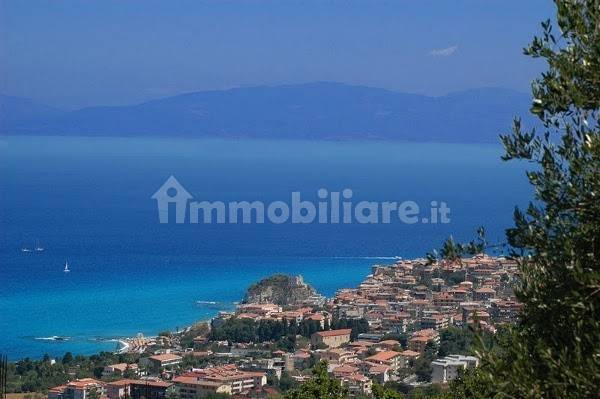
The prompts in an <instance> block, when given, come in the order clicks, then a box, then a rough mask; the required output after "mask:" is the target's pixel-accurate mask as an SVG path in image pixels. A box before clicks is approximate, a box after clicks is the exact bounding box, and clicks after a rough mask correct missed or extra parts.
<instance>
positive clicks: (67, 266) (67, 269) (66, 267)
mask: <svg viewBox="0 0 600 399" xmlns="http://www.w3.org/2000/svg"><path fill="white" fill-rule="evenodd" d="M63 272H65V273H69V272H70V270H69V262H67V261H65V268H64V270H63Z"/></svg>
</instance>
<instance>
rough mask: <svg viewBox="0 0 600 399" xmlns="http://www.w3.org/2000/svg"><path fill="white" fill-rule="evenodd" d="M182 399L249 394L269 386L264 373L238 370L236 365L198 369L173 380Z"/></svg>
mask: <svg viewBox="0 0 600 399" xmlns="http://www.w3.org/2000/svg"><path fill="white" fill-rule="evenodd" d="M173 382H174V383H175V387H176V388H177V391H178V392H179V396H180V398H181V399H197V397H198V396H200V397H201V396H205V395H206V394H208V393H211V392H212V393H226V394H229V395H235V394H240V393H242V392H248V391H250V390H251V389H254V388H257V387H258V388H260V387H262V386H264V385H266V384H267V375H266V373H264V372H254V371H244V370H238V368H237V366H236V365H235V364H227V365H224V366H219V367H210V368H206V369H197V370H193V371H192V372H189V373H185V374H183V375H180V376H178V377H175V378H174V379H173Z"/></svg>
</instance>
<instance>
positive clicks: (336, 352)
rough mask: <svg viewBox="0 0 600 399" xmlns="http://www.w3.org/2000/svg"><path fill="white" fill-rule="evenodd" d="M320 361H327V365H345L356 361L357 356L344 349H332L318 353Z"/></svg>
mask: <svg viewBox="0 0 600 399" xmlns="http://www.w3.org/2000/svg"><path fill="white" fill-rule="evenodd" d="M317 355H318V356H319V360H325V361H326V362H327V363H335V364H344V363H346V362H348V361H351V360H354V359H356V354H355V353H354V352H351V351H347V350H344V349H342V348H331V349H327V350H325V351H317Z"/></svg>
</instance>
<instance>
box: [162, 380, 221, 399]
mask: <svg viewBox="0 0 600 399" xmlns="http://www.w3.org/2000/svg"><path fill="white" fill-rule="evenodd" d="M173 382H174V383H175V387H176V391H177V394H178V395H179V398H180V399H198V398H202V397H205V396H208V395H209V394H218V393H223V394H227V395H231V394H232V391H231V385H230V384H227V383H226V382H224V381H210V380H203V379H199V378H198V377H189V376H179V377H175V378H174V379H173Z"/></svg>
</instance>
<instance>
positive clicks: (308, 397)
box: [284, 361, 348, 399]
mask: <svg viewBox="0 0 600 399" xmlns="http://www.w3.org/2000/svg"><path fill="white" fill-rule="evenodd" d="M284 397H285V398H286V399H346V398H347V397H348V391H347V390H346V389H345V388H344V387H342V386H341V384H340V382H339V381H338V380H336V379H334V378H331V377H329V375H328V374H327V363H326V362H323V361H321V362H319V363H317V365H316V366H315V367H314V368H313V376H312V378H311V379H310V380H308V381H306V382H305V383H303V384H302V385H300V386H299V387H298V388H295V389H291V390H289V391H287V392H286V393H285V395H284Z"/></svg>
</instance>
